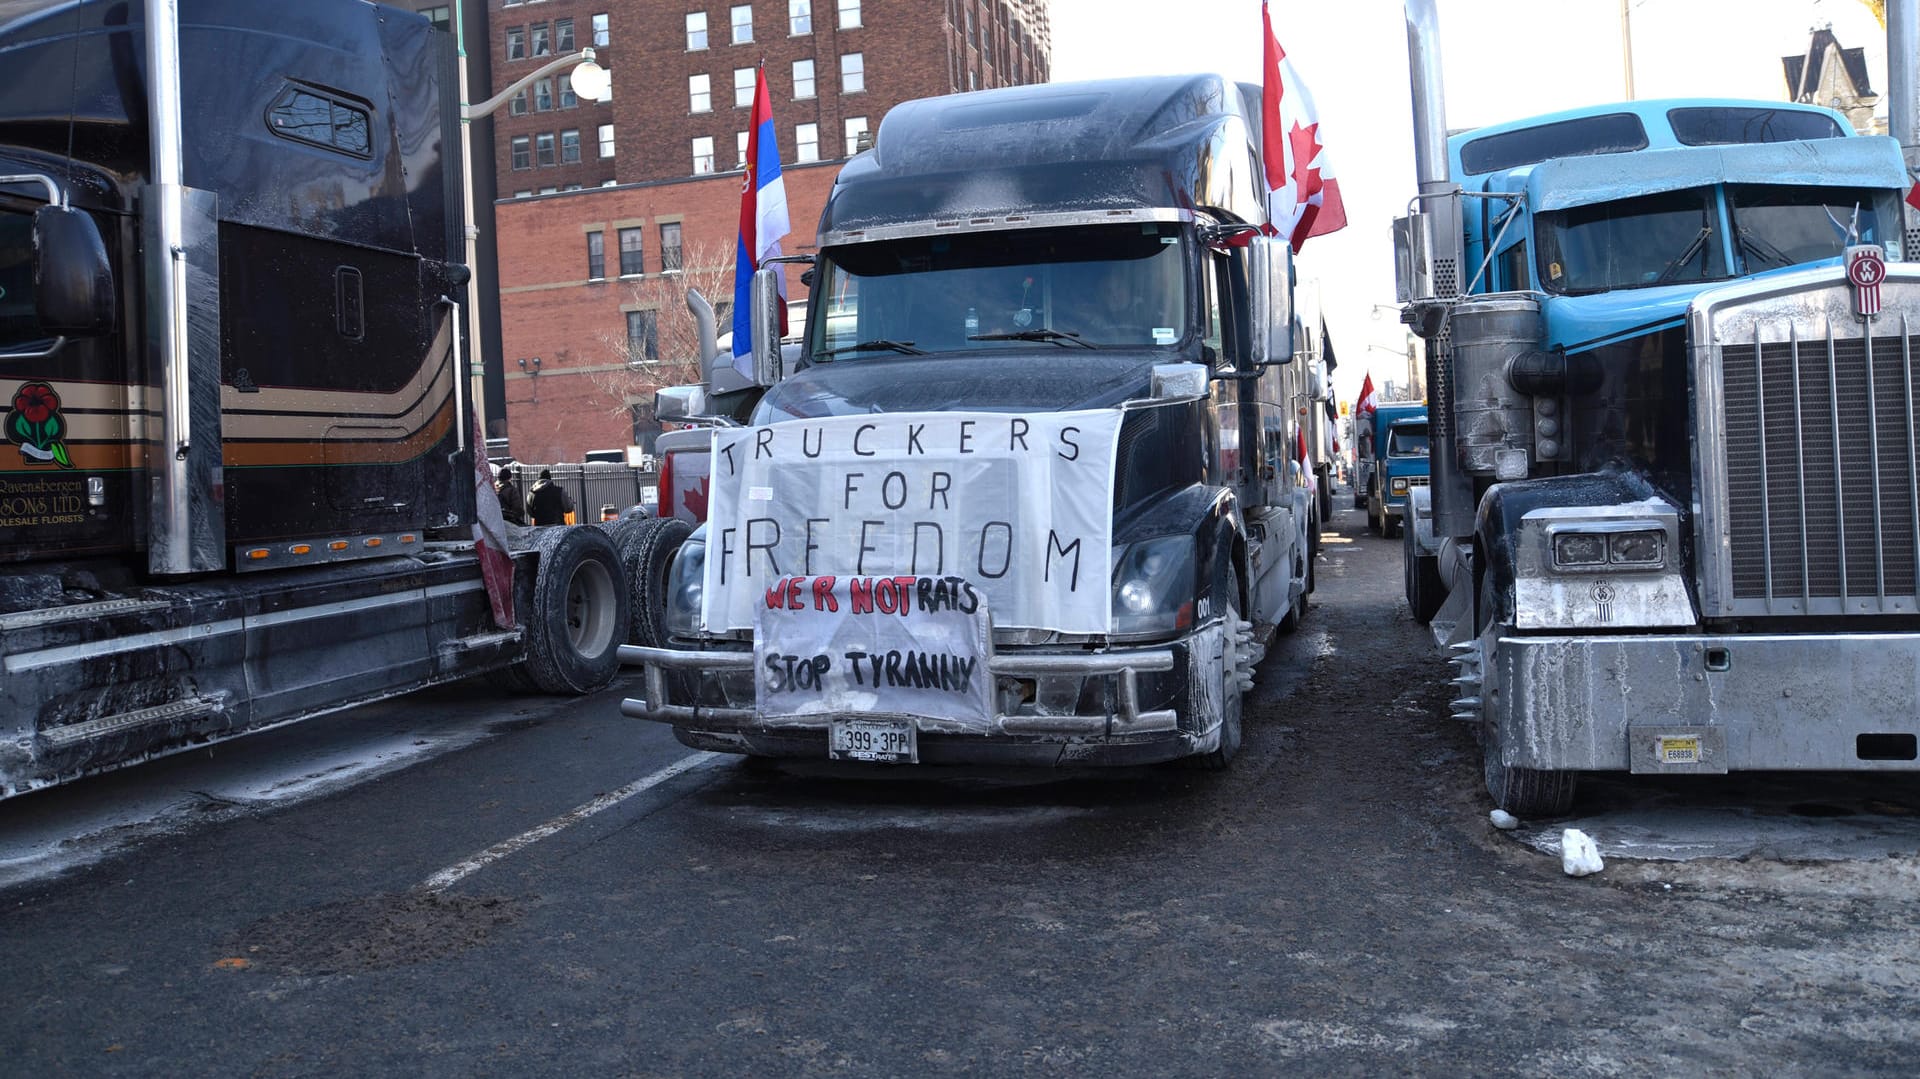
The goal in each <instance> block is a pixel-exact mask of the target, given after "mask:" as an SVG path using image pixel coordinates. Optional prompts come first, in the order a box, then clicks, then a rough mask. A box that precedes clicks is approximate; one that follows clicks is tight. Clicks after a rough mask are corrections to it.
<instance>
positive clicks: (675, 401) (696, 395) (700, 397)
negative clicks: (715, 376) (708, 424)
mask: <svg viewBox="0 0 1920 1079" xmlns="http://www.w3.org/2000/svg"><path fill="white" fill-rule="evenodd" d="M707 415H708V413H707V388H706V387H705V386H668V387H666V388H665V389H659V390H655V391H654V392H653V418H654V419H656V420H659V421H661V422H662V423H693V422H695V421H697V420H701V419H705V418H707Z"/></svg>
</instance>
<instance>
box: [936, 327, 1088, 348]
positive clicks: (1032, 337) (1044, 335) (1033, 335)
mask: <svg viewBox="0 0 1920 1079" xmlns="http://www.w3.org/2000/svg"><path fill="white" fill-rule="evenodd" d="M967 340H969V341H1052V342H1053V343H1054V344H1056V345H1059V346H1060V347H1061V348H1066V347H1067V345H1068V344H1069V343H1071V344H1075V345H1079V346H1080V347H1081V348H1099V347H1100V346H1099V345H1096V344H1094V343H1093V342H1091V341H1082V340H1080V335H1079V334H1077V333H1074V332H1073V331H1072V330H1015V331H1013V332H1012V333H970V334H968V335H967Z"/></svg>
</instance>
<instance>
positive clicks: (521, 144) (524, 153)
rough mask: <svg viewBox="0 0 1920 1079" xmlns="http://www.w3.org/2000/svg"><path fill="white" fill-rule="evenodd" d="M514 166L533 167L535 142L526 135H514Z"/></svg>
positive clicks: (521, 167)
mask: <svg viewBox="0 0 1920 1079" xmlns="http://www.w3.org/2000/svg"><path fill="white" fill-rule="evenodd" d="M513 167H514V168H516V169H530V168H532V167H533V142H532V140H530V139H528V138H527V137H526V136H525V135H515V136H514V137H513Z"/></svg>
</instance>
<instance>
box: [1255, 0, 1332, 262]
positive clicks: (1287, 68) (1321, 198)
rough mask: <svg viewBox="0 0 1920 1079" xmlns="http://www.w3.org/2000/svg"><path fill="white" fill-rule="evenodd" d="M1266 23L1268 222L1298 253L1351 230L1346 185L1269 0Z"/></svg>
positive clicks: (1263, 99) (1263, 124)
mask: <svg viewBox="0 0 1920 1079" xmlns="http://www.w3.org/2000/svg"><path fill="white" fill-rule="evenodd" d="M1260 21H1261V22H1262V23H1264V24H1265V25H1266V65H1265V67H1264V69H1263V73H1262V79H1261V84H1260V85H1261V92H1260V131H1261V135H1260V156H1261V164H1262V166H1263V167H1264V169H1265V171H1266V174H1267V221H1268V222H1269V223H1268V226H1267V227H1268V228H1269V229H1270V230H1272V232H1273V233H1274V234H1278V235H1281V236H1285V237H1287V238H1288V239H1289V240H1291V241H1292V242H1293V250H1294V253H1295V254H1298V253H1299V252H1300V247H1301V245H1303V244H1305V243H1306V242H1307V237H1309V236H1318V235H1320V234H1321V233H1326V232H1333V231H1334V230H1336V229H1343V228H1346V227H1347V207H1346V204H1345V203H1343V202H1341V201H1340V182H1339V181H1338V180H1335V179H1334V178H1333V165H1332V164H1331V163H1330V162H1328V160H1327V149H1326V146H1325V145H1324V144H1323V143H1322V142H1321V141H1320V113H1319V111H1318V110H1317V109H1315V108H1314V107H1313V97H1312V95H1310V94H1308V93H1307V84H1306V83H1304V82H1301V81H1300V76H1299V75H1298V74H1297V73H1296V72H1295V71H1294V70H1293V63H1292V62H1291V61H1289V60H1288V59H1287V53H1286V50H1284V49H1282V48H1281V47H1280V42H1279V40H1278V39H1277V38H1275V37H1274V36H1273V16H1272V15H1271V14H1270V13H1269V12H1268V10H1267V4H1266V2H1265V0H1261V4H1260Z"/></svg>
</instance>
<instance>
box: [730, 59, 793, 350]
mask: <svg viewBox="0 0 1920 1079" xmlns="http://www.w3.org/2000/svg"><path fill="white" fill-rule="evenodd" d="M791 231H793V229H792V226H791V225H790V224H789V223H788V221H787V185H786V181H784V180H782V179H781V178H780V143H779V140H778V139H776V138H774V134H773V98H772V97H771V96H769V95H768V93H767V70H766V68H765V67H764V66H762V67H761V68H760V70H759V71H758V72H756V73H755V75H754V80H753V119H752V126H750V127H749V128H748V129H747V176H746V181H745V182H744V183H742V184H741V186H740V243H739V247H738V250H736V251H735V253H734V262H733V367H734V370H736V371H739V372H740V373H741V374H743V375H747V376H751V375H752V374H753V360H752V359H751V358H749V357H750V354H751V352H752V349H753V321H752V313H753V304H752V302H751V299H750V297H751V295H752V289H753V272H754V271H755V270H758V269H759V268H760V265H761V263H763V262H765V261H766V260H767V259H770V258H775V257H777V256H778V255H779V254H780V238H781V237H782V236H785V235H786V234H787V233H789V232H791ZM779 326H780V335H781V336H782V337H785V336H786V333H787V275H786V273H785V272H784V270H783V271H782V272H781V273H780V320H779Z"/></svg>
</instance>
